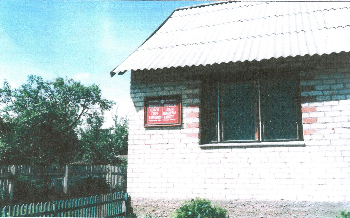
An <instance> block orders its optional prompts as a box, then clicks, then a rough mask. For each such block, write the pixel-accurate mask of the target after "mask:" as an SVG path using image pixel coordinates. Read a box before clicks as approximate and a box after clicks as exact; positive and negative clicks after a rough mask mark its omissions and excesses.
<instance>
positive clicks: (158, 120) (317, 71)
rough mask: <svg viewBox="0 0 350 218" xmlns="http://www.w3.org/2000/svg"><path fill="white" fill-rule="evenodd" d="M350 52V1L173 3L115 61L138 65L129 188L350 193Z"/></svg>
mask: <svg viewBox="0 0 350 218" xmlns="http://www.w3.org/2000/svg"><path fill="white" fill-rule="evenodd" d="M349 52H350V4H349V3H324V2H323V3H322V2H318V3H303V2H295V3H291V2H289V3H269V2H225V3H214V4H205V5H200V6H194V7H188V8H180V9H177V10H175V11H174V12H173V13H172V14H171V15H170V16H169V18H168V19H167V20H166V21H164V23H163V24H162V25H161V26H160V27H159V28H158V29H157V30H156V31H155V32H154V33H153V34H152V35H151V36H150V37H149V38H148V39H147V40H146V41H145V42H144V43H143V44H142V45H141V46H140V47H139V48H138V49H137V50H136V51H135V52H134V53H133V54H131V55H130V56H129V57H128V58H127V59H126V60H125V61H124V62H123V63H122V64H120V65H119V66H118V67H117V68H116V69H115V70H113V71H112V72H111V74H112V75H114V74H116V73H119V74H123V73H124V72H125V71H131V91H130V92H131V98H132V101H133V107H132V108H131V109H130V110H131V111H132V112H133V113H132V115H131V116H130V117H129V118H130V130H129V132H130V135H129V157H128V163H129V165H128V192H129V194H130V195H131V196H132V197H134V198H142V197H144V198H168V199H174V198H177V199H189V198H194V197H203V198H209V199H226V200H230V199H268V200H279V199H287V200H294V201H300V200H301V201H303V200H310V201H316V200H317V201H344V200H345V201H350V63H349V60H350V59H349V58H350V53H349ZM167 102H170V103H169V104H167ZM166 108H168V109H169V108H170V109H169V111H172V113H165V112H163V113H161V112H159V110H163V109H166ZM153 112H156V113H153ZM169 114H170V115H171V116H170V118H169V117H168V118H169V119H168V120H166V116H167V115H169ZM153 115H154V116H153ZM172 118H173V120H171V119H172Z"/></svg>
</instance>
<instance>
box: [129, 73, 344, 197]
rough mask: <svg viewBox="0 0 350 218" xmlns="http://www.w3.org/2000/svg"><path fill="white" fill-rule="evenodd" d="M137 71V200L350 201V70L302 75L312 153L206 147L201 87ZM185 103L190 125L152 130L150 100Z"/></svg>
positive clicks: (132, 163) (133, 150) (133, 160)
mask: <svg viewBox="0 0 350 218" xmlns="http://www.w3.org/2000/svg"><path fill="white" fill-rule="evenodd" d="M141 74H142V73H139V74H138V72H133V73H132V78H131V79H132V82H131V97H132V100H133V103H134V107H132V108H131V109H130V110H131V111H132V115H131V116H130V117H129V118H130V135H129V160H128V163H129V165H128V192H129V194H130V195H131V196H132V197H136V198H168V199H189V198H194V197H202V198H208V199H213V200H214V199H216V200H232V199H256V200H280V199H285V200H296V201H304V200H305V201H344V200H346V201H350V67H348V66H345V67H340V66H333V67H328V68H325V67H314V68H312V69H311V70H305V71H300V78H301V81H300V89H301V101H302V103H301V104H302V105H301V106H302V121H303V132H304V142H305V145H306V146H305V147H288V146H287V147H260V148H259V147H251V148H249V147H247V148H213V149H203V148H201V147H200V140H199V137H200V128H199V127H200V118H199V117H200V116H199V115H200V114H199V113H200V94H201V88H200V87H201V82H200V80H196V79H188V78H180V77H181V76H179V78H178V79H177V78H173V79H172V80H171V82H167V81H168V80H164V82H161V83H152V79H149V80H145V79H144V78H142V76H141ZM173 94H179V95H181V96H182V103H183V105H182V115H183V118H182V126H181V127H166V128H165V127H163V128H161V127H159V128H145V127H143V122H144V108H143V105H144V97H146V96H159V95H173Z"/></svg>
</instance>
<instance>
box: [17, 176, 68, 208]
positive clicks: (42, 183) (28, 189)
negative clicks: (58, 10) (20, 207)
mask: <svg viewBox="0 0 350 218" xmlns="http://www.w3.org/2000/svg"><path fill="white" fill-rule="evenodd" d="M12 182H13V183H14V184H13V185H14V196H13V202H12V203H15V204H22V203H33V202H44V201H50V200H51V197H52V196H55V197H56V198H60V197H62V196H63V193H56V192H55V190H53V188H49V187H48V181H47V180H37V179H32V178H30V177H28V176H14V177H13V178H12Z"/></svg>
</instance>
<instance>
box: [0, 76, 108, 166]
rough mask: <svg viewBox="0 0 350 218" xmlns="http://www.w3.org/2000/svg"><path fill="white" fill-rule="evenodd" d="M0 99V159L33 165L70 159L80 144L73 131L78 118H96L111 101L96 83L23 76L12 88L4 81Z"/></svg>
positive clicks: (6, 162) (1, 161)
mask: <svg viewBox="0 0 350 218" xmlns="http://www.w3.org/2000/svg"><path fill="white" fill-rule="evenodd" d="M0 103H2V105H1V106H0V108H1V109H0V140H1V144H0V163H1V164H35V165H47V164H66V163H69V162H72V160H74V159H76V157H77V155H78V151H79V149H80V148H81V146H85V145H84V144H82V143H81V141H80V140H79V135H78V130H79V128H80V126H81V125H82V124H83V121H84V120H87V119H96V121H91V123H90V124H91V125H92V124H98V122H102V121H101V120H100V117H95V116H97V115H98V116H99V115H102V114H103V112H104V111H106V110H110V109H111V107H112V106H113V104H114V103H113V102H112V101H109V100H106V99H103V98H102V97H101V90H100V88H99V87H98V86H97V85H91V86H84V85H83V84H81V83H80V82H76V81H74V80H72V79H63V78H57V79H54V80H53V81H44V80H43V79H42V78H41V77H38V76H29V77H28V81H27V83H25V84H23V85H22V86H20V87H19V88H18V89H11V87H10V86H9V84H8V83H7V82H5V83H4V86H3V88H2V89H0ZM88 123H89V122H88ZM99 127H100V126H99ZM91 128H95V129H96V128H97V127H91ZM101 134H102V133H101ZM103 137H104V135H103V134H102V135H101V136H100V137H99V138H98V139H102V138H103ZM95 141H96V140H95ZM89 146H91V144H90V145H89ZM98 146H100V145H98ZM99 148H101V147H99ZM105 152H108V150H107V149H106V151H105ZM101 155H102V154H101Z"/></svg>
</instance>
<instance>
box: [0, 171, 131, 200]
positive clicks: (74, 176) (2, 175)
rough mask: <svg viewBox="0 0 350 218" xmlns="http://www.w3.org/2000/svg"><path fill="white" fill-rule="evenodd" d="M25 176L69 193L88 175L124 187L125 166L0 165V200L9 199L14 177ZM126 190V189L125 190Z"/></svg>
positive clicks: (120, 187)
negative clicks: (71, 188)
mask: <svg viewBox="0 0 350 218" xmlns="http://www.w3.org/2000/svg"><path fill="white" fill-rule="evenodd" d="M15 177H16V178H19V177H26V178H28V179H30V180H34V181H45V182H46V183H47V186H48V188H50V189H53V190H55V191H56V192H63V193H65V194H69V193H68V191H69V190H70V189H69V188H70V187H72V186H74V185H76V184H77V183H79V182H80V181H81V179H84V178H88V177H99V178H103V179H104V180H105V181H106V182H107V184H108V185H109V187H110V189H111V190H113V189H115V188H116V187H119V190H123V188H124V189H125V188H126V168H122V167H119V166H112V165H66V166H50V167H39V166H27V165H11V166H0V201H1V200H2V201H11V200H12V197H13V196H12V195H13V189H14V182H13V180H14V178H15ZM125 191H126V190H125Z"/></svg>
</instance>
